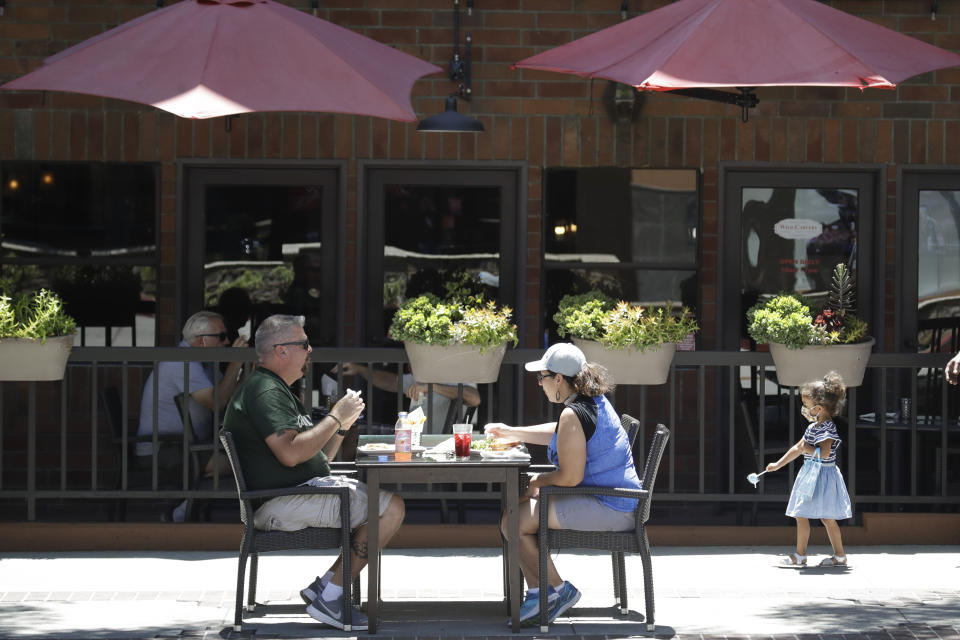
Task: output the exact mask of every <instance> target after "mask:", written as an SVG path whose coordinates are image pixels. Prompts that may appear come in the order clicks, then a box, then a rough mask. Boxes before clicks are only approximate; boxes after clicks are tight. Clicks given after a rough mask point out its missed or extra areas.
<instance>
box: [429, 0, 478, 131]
mask: <svg viewBox="0 0 960 640" xmlns="http://www.w3.org/2000/svg"><path fill="white" fill-rule="evenodd" d="M467 15H468V16H472V15H473V0H467ZM472 43H473V38H472V37H471V36H470V32H469V31H468V32H467V34H466V39H465V45H464V56H463V58H461V57H460V0H453V60H451V61H450V80H451V81H452V82H456V83H457V90H456V92H454V93H451V94H450V95H449V96H447V99H446V103H445V105H444V110H443V113H438V114H437V115H435V116H430V117H429V118H424V119H423V120H421V121H420V124H419V125H417V131H428V132H440V133H447V132H453V133H460V132H471V131H474V132H477V131H484V128H483V123H482V122H480V121H479V120H477V119H476V118H471V117H470V116H468V115H465V114H462V113H459V112H458V111H457V99H458V98H459V99H460V100H465V101H467V102H469V101H470V97H471V96H472V95H473V94H472V89H471V87H470V62H471V51H472Z"/></svg>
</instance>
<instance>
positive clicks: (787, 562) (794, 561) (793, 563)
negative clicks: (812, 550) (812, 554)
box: [780, 552, 807, 567]
mask: <svg viewBox="0 0 960 640" xmlns="http://www.w3.org/2000/svg"><path fill="white" fill-rule="evenodd" d="M780 566H781V567H805V566H807V556H802V555H800V554H799V553H795V552H794V553H791V554H790V555H788V556H787V557H786V558H784V559H783V560H781V561H780Z"/></svg>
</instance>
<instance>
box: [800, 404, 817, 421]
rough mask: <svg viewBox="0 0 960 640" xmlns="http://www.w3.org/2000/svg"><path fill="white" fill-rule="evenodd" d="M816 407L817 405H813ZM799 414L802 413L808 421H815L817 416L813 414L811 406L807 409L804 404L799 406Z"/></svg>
mask: <svg viewBox="0 0 960 640" xmlns="http://www.w3.org/2000/svg"><path fill="white" fill-rule="evenodd" d="M813 406H814V407H816V406H817V405H813ZM800 415H802V416H803V417H804V418H805V419H806V420H808V421H810V422H816V421H817V416H816V415H814V414H813V411H812V408H811V409H808V408H807V407H806V406H801V407H800Z"/></svg>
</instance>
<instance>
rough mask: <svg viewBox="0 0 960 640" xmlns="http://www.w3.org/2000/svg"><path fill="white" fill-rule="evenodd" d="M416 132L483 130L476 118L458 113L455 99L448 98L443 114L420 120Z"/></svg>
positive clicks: (481, 124)
mask: <svg viewBox="0 0 960 640" xmlns="http://www.w3.org/2000/svg"><path fill="white" fill-rule="evenodd" d="M417 131H438V132H464V131H484V128H483V123H482V122H480V121H479V120H477V119H476V118H471V117H470V116H467V115H464V114H462V113H458V112H457V99H456V98H455V97H453V96H450V97H448V98H447V104H446V108H445V109H444V111H443V113H438V114H437V115H435V116H430V117H429V118H424V119H423V120H421V121H420V124H419V125H417Z"/></svg>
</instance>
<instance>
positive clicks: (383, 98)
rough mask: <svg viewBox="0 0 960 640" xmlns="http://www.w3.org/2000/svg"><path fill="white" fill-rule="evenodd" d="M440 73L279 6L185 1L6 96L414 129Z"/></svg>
mask: <svg viewBox="0 0 960 640" xmlns="http://www.w3.org/2000/svg"><path fill="white" fill-rule="evenodd" d="M439 71H442V69H441V68H440V67H438V66H436V65H434V64H430V63H428V62H425V61H423V60H420V59H419V58H415V57H413V56H411V55H408V54H406V53H403V52H401V51H397V50H395V49H393V48H391V47H388V46H386V45H383V44H380V43H379V42H376V41H374V40H371V39H369V38H366V37H364V36H361V35H359V34H357V33H354V32H353V31H350V30H349V29H344V28H343V27H338V26H337V25H334V24H331V23H330V22H326V21H324V20H321V19H320V18H316V17H314V16H311V15H309V14H306V13H303V12H301V11H297V10H296V9H291V8H290V7H287V6H284V5H282V4H280V3H277V2H273V0H182V1H181V2H178V3H177V4H174V5H171V6H169V7H166V8H164V9H159V10H157V11H153V12H151V13H148V14H146V15H144V16H141V17H140V18H137V19H135V20H131V21H130V22H127V23H125V24H122V25H120V26H118V27H116V28H114V29H111V30H109V31H106V32H104V33H102V34H100V35H98V36H95V37H93V38H90V39H89V40H86V41H84V42H81V43H80V44H78V45H75V46H73V47H70V48H69V49H66V50H65V51H63V52H61V53H59V54H57V55H55V56H52V57H50V58H48V59H47V60H46V61H45V62H44V64H43V66H41V67H39V68H38V69H36V70H34V71H32V72H30V73H28V74H26V75H25V76H22V77H20V78H17V79H16V80H13V81H12V82H8V83H6V84H5V85H3V86H2V87H0V88H2V89H41V90H50V91H70V92H75V93H86V94H91V95H97V96H103V97H107V98H118V99H121V100H130V101H133V102H141V103H144V104H150V105H153V106H155V107H158V108H160V109H164V110H165V111H169V112H171V113H174V114H176V115H178V116H181V117H183V118H212V117H215V116H225V115H231V114H237V113H247V112H251V111H329V112H336V113H350V114H358V115H369V116H377V117H381V118H390V119H392V120H403V121H407V122H411V121H414V120H416V114H415V113H414V111H413V108H412V107H411V105H410V90H411V88H412V87H413V83H414V82H416V81H417V79H419V78H420V77H421V76H424V75H427V74H430V73H437V72H439Z"/></svg>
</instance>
